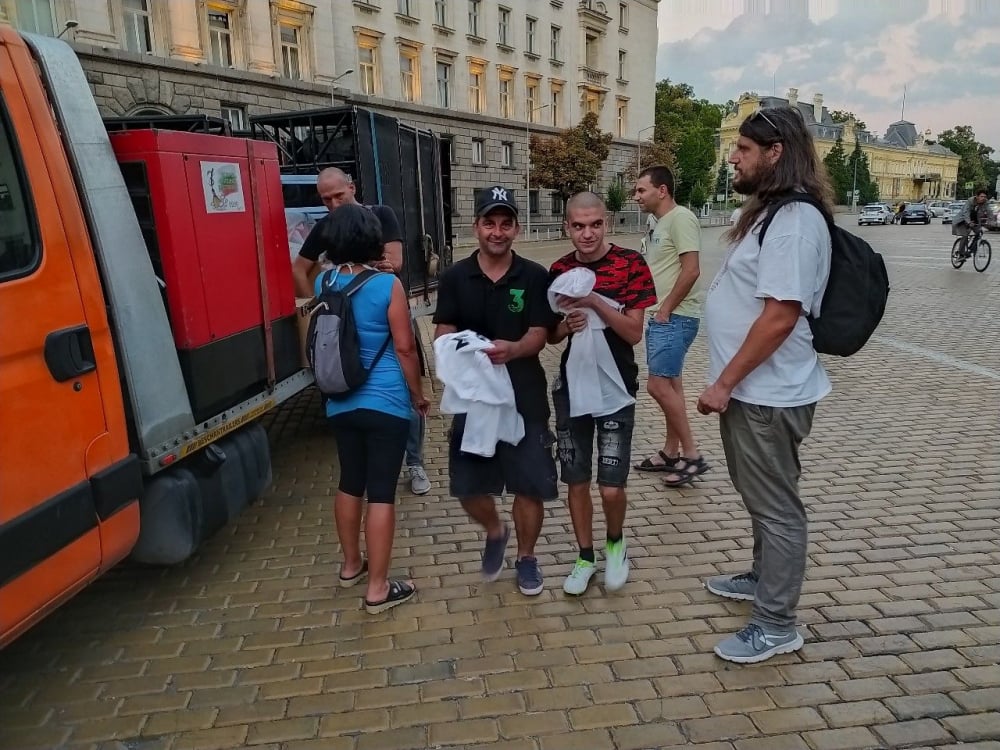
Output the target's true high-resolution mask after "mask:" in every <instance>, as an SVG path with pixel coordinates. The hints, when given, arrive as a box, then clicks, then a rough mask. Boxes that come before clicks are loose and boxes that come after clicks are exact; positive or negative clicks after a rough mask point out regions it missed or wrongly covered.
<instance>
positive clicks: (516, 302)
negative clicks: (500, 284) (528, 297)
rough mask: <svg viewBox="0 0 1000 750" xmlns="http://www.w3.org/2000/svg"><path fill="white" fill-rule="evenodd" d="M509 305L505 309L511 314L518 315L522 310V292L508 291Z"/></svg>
mask: <svg viewBox="0 0 1000 750" xmlns="http://www.w3.org/2000/svg"><path fill="white" fill-rule="evenodd" d="M508 291H509V292H510V304H509V305H507V309H508V310H510V311H511V312H513V313H519V312H521V311H522V310H523V309H524V290H523V289H510V290H508Z"/></svg>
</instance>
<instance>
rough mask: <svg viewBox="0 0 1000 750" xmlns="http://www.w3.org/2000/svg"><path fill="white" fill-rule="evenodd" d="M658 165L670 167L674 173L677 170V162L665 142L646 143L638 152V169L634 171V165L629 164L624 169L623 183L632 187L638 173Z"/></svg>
mask: <svg viewBox="0 0 1000 750" xmlns="http://www.w3.org/2000/svg"><path fill="white" fill-rule="evenodd" d="M659 165H662V166H664V167H670V169H672V170H674V171H676V170H677V160H676V159H675V158H674V150H673V147H672V146H671V145H670V144H669V143H667V142H666V141H658V140H652V141H646V142H645V143H643V144H642V146H641V148H640V150H639V168H638V169H636V165H635V164H634V163H633V164H629V166H628V167H626V169H625V181H626V182H628V183H631V184H633V185H634V184H635V181H636V180H637V179H638V177H639V172H641V171H642V170H643V169H645V168H646V167H652V166H659Z"/></svg>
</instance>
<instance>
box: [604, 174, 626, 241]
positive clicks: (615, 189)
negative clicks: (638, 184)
mask: <svg viewBox="0 0 1000 750" xmlns="http://www.w3.org/2000/svg"><path fill="white" fill-rule="evenodd" d="M604 202H605V203H606V204H607V206H608V210H609V211H610V212H611V231H614V228H615V226H617V224H618V212H619V211H621V210H622V209H623V208H625V204H626V203H627V202H628V191H627V190H626V189H625V185H623V184H622V183H621V182H620V181H619V180H615V181H613V182H612V183H611V184H610V185H608V192H607V195H606V196H605V197H604Z"/></svg>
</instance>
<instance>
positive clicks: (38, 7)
mask: <svg viewBox="0 0 1000 750" xmlns="http://www.w3.org/2000/svg"><path fill="white" fill-rule="evenodd" d="M14 20H16V21H17V25H18V27H19V28H20V29H22V30H24V31H28V32H31V33H33V34H45V35H46V36H55V34H56V19H55V16H54V15H53V14H52V0H15V2H14Z"/></svg>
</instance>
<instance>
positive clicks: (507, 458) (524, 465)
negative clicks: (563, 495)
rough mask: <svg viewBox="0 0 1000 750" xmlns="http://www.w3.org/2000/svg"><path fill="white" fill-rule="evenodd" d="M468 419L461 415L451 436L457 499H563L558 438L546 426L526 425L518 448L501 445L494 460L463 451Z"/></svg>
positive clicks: (453, 488)
mask: <svg viewBox="0 0 1000 750" xmlns="http://www.w3.org/2000/svg"><path fill="white" fill-rule="evenodd" d="M464 430H465V415H464V414H458V415H456V416H455V419H454V421H452V423H451V430H450V431H449V433H448V477H449V479H450V483H451V494H452V496H453V497H458V498H465V497H475V496H477V495H502V494H503V493H504V491H506V492H508V493H510V494H512V495H524V496H525V497H534V498H538V499H540V500H555V499H556V498H557V497H559V486H558V484H557V482H556V462H555V459H554V458H553V456H552V446H553V444H554V443H555V437H554V436H553V435H552V433H551V432H550V431H549V426H548V424H546V423H545V422H525V423H524V438H523V439H522V440H521V442H520V443H518V444H517V445H510V444H509V443H502V442H501V443H497V450H496V454H494V455H493V456H492V457H491V458H486V457H484V456H476V455H472V454H470V453H463V452H462V451H461V446H462V435H463V432H464Z"/></svg>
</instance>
